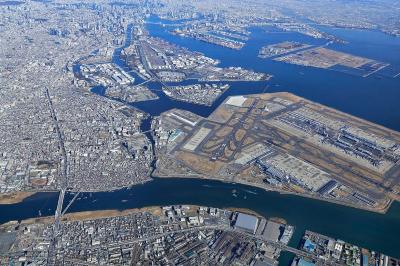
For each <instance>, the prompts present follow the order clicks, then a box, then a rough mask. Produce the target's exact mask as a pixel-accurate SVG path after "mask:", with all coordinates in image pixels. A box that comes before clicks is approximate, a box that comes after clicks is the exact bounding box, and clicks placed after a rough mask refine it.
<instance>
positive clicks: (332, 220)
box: [0, 25, 400, 257]
mask: <svg viewBox="0 0 400 266" xmlns="http://www.w3.org/2000/svg"><path fill="white" fill-rule="evenodd" d="M149 29H150V33H151V34H152V35H155V36H158V37H162V38H166V39H167V40H169V41H173V42H174V43H177V44H181V45H185V46H187V47H193V50H198V51H201V52H204V53H205V54H206V55H208V56H211V57H214V56H215V57H216V58H218V59H221V62H222V66H231V65H232V64H238V63H240V64H241V66H243V67H249V68H251V69H254V70H256V71H265V72H267V73H272V74H274V76H275V77H274V78H273V79H272V81H270V82H267V83H264V82H258V83H249V82H237V83H235V84H232V86H231V88H230V89H229V90H228V91H227V92H226V93H224V95H222V96H221V97H220V98H219V99H218V100H217V102H216V103H215V104H214V105H213V106H212V107H205V106H198V105H193V104H188V103H181V102H176V101H172V100H170V99H169V98H167V97H166V96H165V95H164V94H163V93H162V92H160V84H157V83H150V84H149V87H150V89H151V90H152V91H153V92H155V93H156V94H157V95H158V96H159V97H160V99H159V100H156V101H149V102H139V103H135V104H133V105H132V106H133V107H136V108H138V109H140V110H143V111H144V112H146V113H148V114H149V116H148V117H147V118H146V119H144V120H143V121H142V124H141V131H142V132H144V131H147V130H148V129H150V123H151V118H152V117H153V116H157V115H159V114H160V113H161V112H163V111H166V110H170V109H171V108H181V109H185V110H190V111H192V112H194V113H196V114H199V115H201V116H204V117H206V116H208V115H209V114H210V113H211V112H212V111H213V110H214V109H215V107H216V106H218V105H219V104H220V103H221V102H222V101H223V100H224V99H225V98H226V97H227V96H230V95H239V94H252V93H259V92H263V91H265V89H266V86H267V85H269V87H268V89H267V92H276V91H289V92H293V93H295V94H298V95H300V96H302V97H305V98H308V99H310V100H313V101H316V102H320V103H323V104H325V105H328V106H331V107H334V108H337V109H339V110H342V111H345V112H348V113H351V114H353V115H356V116H360V117H362V118H365V119H367V120H370V121H373V122H377V123H379V124H382V125H384V126H387V127H389V128H392V129H394V130H400V123H399V121H398V117H396V113H397V114H398V113H400V105H398V102H397V101H396V99H400V90H398V81H397V83H396V80H386V79H383V80H376V79H360V78H355V77H352V76H348V75H343V74H338V73H335V72H324V71H321V70H315V69H308V68H304V67H297V66H288V65H283V64H280V63H275V62H271V61H265V60H264V61H263V60H259V59H255V58H254V56H255V51H256V49H257V47H258V46H255V47H253V48H252V47H250V46H248V47H246V48H244V50H243V51H241V52H240V53H235V54H234V53H232V52H231V51H227V50H226V49H222V48H218V47H211V46H210V45H204V44H202V43H201V44H200V43H198V42H196V41H192V40H188V39H182V38H179V37H176V36H171V35H168V34H167V33H166V32H165V29H162V28H161V27H160V26H159V25H149ZM340 32H341V31H340V30H339V33H340ZM348 32H349V31H347V30H343V34H345V35H346V34H348ZM129 34H130V29H129V27H128V31H127V38H126V40H127V41H126V43H125V45H129V43H130V40H131V37H129ZM378 35H379V38H383V39H385V40H386V39H387V38H386V37H384V36H383V35H380V34H378ZM292 37H293V39H295V40H298V39H299V38H303V37H300V36H298V35H296V34H294V35H292ZM279 38H280V37H279V36H275V37H273V40H272V41H274V42H277V41H279V40H278V39H279ZM260 39H261V40H265V38H264V37H262V36H258V35H256V38H255V40H257V41H260ZM305 39H306V40H309V39H307V38H305ZM305 39H299V40H300V41H304V40H305ZM268 42H271V40H268ZM391 42H392V41H391ZM397 43H399V44H400V42H398V41H397ZM359 48H360V47H357V46H356V45H355V46H351V45H350V48H349V47H347V48H345V49H349V52H351V51H352V50H356V49H359ZM360 50H362V49H361V48H360ZM120 51H121V48H119V49H117V50H116V53H115V54H114V57H113V62H114V63H116V64H118V65H120V66H122V67H127V66H126V65H124V63H125V62H124V61H123V60H121V59H120V57H119V54H118V53H120ZM377 51H382V50H379V49H377ZM222 52H224V53H222ZM367 52H368V53H370V52H371V51H367ZM390 52H391V53H393V49H392V50H390V48H388V50H387V51H386V50H385V51H384V53H383V54H382V55H379V54H374V58H377V59H379V58H380V57H386V56H387V54H389V53H390ZM371 53H372V52H371ZM238 58H239V59H238ZM241 59H243V60H241ZM385 59H388V58H382V60H385ZM393 60H394V64H398V65H400V58H394V59H393ZM135 78H137V77H135ZM137 80H138V81H139V82H140V79H137ZM190 82H193V81H187V83H188V84H189V83H190ZM382 87H384V88H385V90H384V91H382V90H378V89H377V88H382ZM93 92H94V93H98V94H99V95H102V94H103V95H104V92H102V90H97V91H93ZM353 99H357V101H356V102H355V101H354V100H353ZM371 99H374V101H375V102H374V106H375V107H376V108H380V110H381V111H382V112H376V111H375V110H371V108H368V105H365V103H368V102H370V100H371ZM146 136H147V137H148V138H149V139H150V142H151V143H152V145H153V146H154V140H153V139H152V136H151V134H150V133H149V132H148V133H146ZM153 151H154V148H153ZM152 167H153V169H154V168H155V160H154V161H153V163H152ZM72 197H73V195H72V194H67V196H66V200H65V205H66V204H68V202H69V201H70V200H71V199H72ZM57 198H58V193H56V192H54V193H50V192H49V193H37V194H35V195H33V196H31V197H29V198H27V199H26V200H24V201H23V202H20V203H16V204H10V205H0V213H1V215H0V222H1V223H4V222H8V221H11V220H21V219H26V218H32V217H37V216H38V215H39V212H40V214H41V215H42V216H47V215H54V211H55V208H56V204H57ZM173 204H193V205H205V206H214V207H218V208H226V207H237V208H247V209H251V210H254V211H256V212H258V213H260V214H262V215H265V216H266V217H282V218H283V219H285V220H287V221H288V223H289V224H292V225H294V226H295V227H296V230H295V235H294V236H293V238H292V241H291V242H290V245H292V246H296V245H297V244H298V242H299V240H300V238H301V235H302V234H303V232H304V231H305V230H312V231H315V232H318V233H321V234H325V235H328V236H331V237H334V238H340V239H343V240H345V241H347V242H349V243H353V244H356V245H359V246H361V247H366V248H370V249H373V250H376V251H379V252H383V253H385V254H387V255H390V256H394V257H400V249H399V248H398V244H397V243H398V236H399V235H400V204H399V203H398V202H395V203H394V204H393V205H392V206H391V208H390V209H389V211H388V212H387V213H386V214H378V213H371V212H367V211H363V210H358V209H354V208H350V207H345V206H339V205H336V204H332V203H327V202H321V201H317V200H313V199H308V198H302V197H299V196H294V195H283V194H279V193H277V192H267V191H264V190H262V189H258V188H252V187H248V186H245V185H240V184H230V183H223V182H219V181H212V180H204V179H201V180H200V179H187V178H168V179H167V178H154V179H153V180H152V181H149V182H147V183H145V184H140V185H136V186H134V187H131V188H126V189H120V190H115V191H110V192H93V193H82V194H81V195H80V196H79V197H78V199H77V201H76V202H74V204H72V205H71V207H70V209H69V210H68V212H81V211H94V210H106V209H117V210H124V209H129V208H141V207H147V206H165V205H173Z"/></svg>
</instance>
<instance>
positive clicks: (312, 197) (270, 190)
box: [153, 174, 393, 214]
mask: <svg viewBox="0 0 400 266" xmlns="http://www.w3.org/2000/svg"><path fill="white" fill-rule="evenodd" d="M153 177H155V178H191V179H205V180H213V181H220V182H223V183H226V184H240V185H245V186H250V187H253V188H259V189H262V190H264V191H266V192H277V193H279V194H282V195H294V196H299V197H303V198H309V199H313V200H318V201H323V202H329V203H333V204H337V205H341V206H346V207H350V208H354V209H359V210H364V211H370V212H374V213H379V214H386V213H387V212H388V210H389V209H390V206H392V203H393V199H390V201H389V202H388V204H386V205H385V207H384V208H383V209H374V208H368V207H361V206H356V205H352V204H350V203H346V202H342V201H335V200H333V199H326V198H320V197H316V196H313V195H309V194H301V193H296V192H290V191H284V190H279V189H268V188H266V187H263V186H261V185H257V184H254V183H249V182H244V181H242V180H239V181H233V182H232V181H227V180H224V179H219V178H213V177H204V176H201V177H199V176H195V175H193V176H190V175H185V176H180V175H179V174H174V176H169V175H160V174H155V175H153Z"/></svg>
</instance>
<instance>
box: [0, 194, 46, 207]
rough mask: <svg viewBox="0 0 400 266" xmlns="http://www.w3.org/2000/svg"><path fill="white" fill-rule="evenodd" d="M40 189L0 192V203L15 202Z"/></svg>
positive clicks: (21, 200)
mask: <svg viewBox="0 0 400 266" xmlns="http://www.w3.org/2000/svg"><path fill="white" fill-rule="evenodd" d="M38 192H41V191H17V192H7V193H0V204H16V203H20V202H23V201H24V200H25V199H27V198H29V197H30V196H32V195H35V194H36V193H38Z"/></svg>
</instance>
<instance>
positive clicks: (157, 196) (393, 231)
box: [0, 178, 400, 257]
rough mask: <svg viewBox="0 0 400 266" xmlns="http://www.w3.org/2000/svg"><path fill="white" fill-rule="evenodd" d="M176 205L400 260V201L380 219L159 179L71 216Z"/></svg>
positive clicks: (6, 208)
mask: <svg viewBox="0 0 400 266" xmlns="http://www.w3.org/2000/svg"><path fill="white" fill-rule="evenodd" d="M73 196H74V195H73V194H72V193H67V195H66V199H65V203H64V204H65V205H66V204H68V202H69V201H70V200H71V199H72V198H73ZM57 199H58V193H57V192H54V193H52V192H49V193H37V194H35V195H33V196H31V197H29V198H27V199H26V200H24V201H22V202H20V203H17V204H6V205H0V213H2V215H1V217H0V223H4V222H8V221H11V220H22V219H27V218H32V217H37V216H38V214H39V211H40V212H41V215H42V216H52V215H54V211H55V208H56V204H57ZM174 204H190V205H202V206H214V207H218V208H228V207H235V208H245V209H250V210H253V211H255V212H257V213H259V214H261V215H263V216H266V217H281V218H283V219H285V220H286V221H287V222H288V223H289V224H292V225H294V226H295V227H296V230H295V234H294V236H293V238H292V241H291V242H290V245H291V246H294V247H295V246H297V245H298V243H299V241H300V239H301V236H302V234H303V232H304V231H305V230H312V231H315V232H318V233H321V234H325V235H328V236H331V237H334V238H339V239H343V240H345V241H347V242H350V243H353V244H355V245H359V246H361V247H366V248H370V249H373V250H376V251H380V252H383V253H385V254H387V255H390V256H394V257H399V256H400V251H399V250H398V248H397V244H396V243H397V241H398V239H397V236H398V235H399V234H400V226H399V225H400V222H399V221H400V204H399V203H398V202H395V203H394V204H393V205H392V206H391V207H390V209H389V211H388V212H387V213H386V214H379V213H373V212H368V211H364V210H359V209H355V208H350V207H345V206H340V205H337V204H333V203H328V202H322V201H317V200H313V199H308V198H302V197H299V196H295V195H287V194H280V193H278V192H268V191H265V190H263V189H258V188H253V187H249V186H245V185H240V184H231V183H224V182H220V181H212V180H204V179H189V178H156V179H154V180H152V181H149V182H146V183H144V184H141V185H136V186H133V187H130V188H125V189H120V190H115V191H110V192H92V193H90V192H85V193H81V194H80V195H79V196H78V198H77V200H76V201H75V202H74V203H73V204H72V205H71V207H70V208H69V209H68V212H69V213H72V212H82V211H96V210H126V209H132V208H143V207H149V206H166V205H174Z"/></svg>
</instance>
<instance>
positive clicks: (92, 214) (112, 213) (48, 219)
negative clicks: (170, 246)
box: [0, 204, 287, 227]
mask: <svg viewBox="0 0 400 266" xmlns="http://www.w3.org/2000/svg"><path fill="white" fill-rule="evenodd" d="M166 206H188V207H190V208H191V209H193V208H195V209H196V208H199V207H211V208H213V206H200V205H192V204H176V205H160V206H148V207H142V208H130V209H126V210H118V209H107V210H96V211H81V212H72V213H66V214H64V215H63V217H62V219H61V221H62V222H65V221H86V220H93V219H102V218H110V217H118V216H125V215H129V214H134V213H139V212H149V213H151V214H153V215H155V216H159V215H162V212H163V209H162V208H163V207H166ZM221 209H222V210H228V211H232V212H242V213H246V214H251V215H254V216H257V217H258V218H265V219H272V220H274V219H276V220H278V221H281V223H284V224H286V223H287V222H286V220H284V219H283V218H279V217H265V216H263V215H261V214H259V213H257V212H255V211H252V210H250V209H247V208H236V207H226V208H221ZM53 222H54V216H43V217H35V218H27V219H24V220H21V221H16V220H12V221H8V222H5V223H3V224H0V227H4V226H7V225H9V224H17V223H18V224H20V225H27V224H34V223H53Z"/></svg>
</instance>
